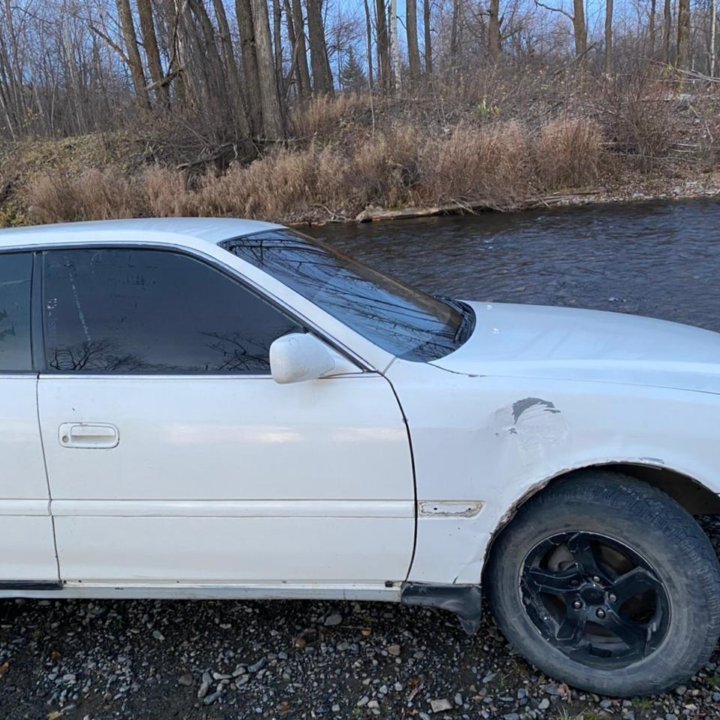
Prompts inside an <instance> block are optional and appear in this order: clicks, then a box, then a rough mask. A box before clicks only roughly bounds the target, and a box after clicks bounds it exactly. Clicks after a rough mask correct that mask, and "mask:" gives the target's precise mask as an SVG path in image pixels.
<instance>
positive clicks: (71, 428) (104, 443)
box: [58, 423, 120, 449]
mask: <svg viewBox="0 0 720 720" xmlns="http://www.w3.org/2000/svg"><path fill="white" fill-rule="evenodd" d="M58 439H59V440H60V444H61V445H62V446H63V447H66V448H90V449H92V448H114V447H116V446H117V444H118V443H119V442H120V433H119V432H118V429H117V428H116V427H115V426H114V425H111V424H110V423H92V424H91V423H63V424H62V425H60V429H59V432H58Z"/></svg>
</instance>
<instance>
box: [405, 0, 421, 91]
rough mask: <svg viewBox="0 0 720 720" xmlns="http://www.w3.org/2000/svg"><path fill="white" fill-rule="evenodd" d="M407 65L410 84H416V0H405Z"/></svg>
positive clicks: (418, 70)
mask: <svg viewBox="0 0 720 720" xmlns="http://www.w3.org/2000/svg"><path fill="white" fill-rule="evenodd" d="M405 5H406V17H405V24H406V25H407V46H408V64H409V65H410V82H412V83H413V84H417V82H418V80H420V49H419V47H418V34H417V0H406V2H405Z"/></svg>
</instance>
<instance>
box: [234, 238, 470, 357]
mask: <svg viewBox="0 0 720 720" xmlns="http://www.w3.org/2000/svg"><path fill="white" fill-rule="evenodd" d="M221 246H222V247H223V248H225V249H226V250H229V251H230V252H231V253H233V254H234V255H237V257H239V258H242V259H243V260H245V261H247V262H249V263H250V264H252V265H254V266H255V267H257V268H260V269H261V270H263V271H265V272H266V273H268V274H269V275H272V276H273V277H274V278H277V279H278V280H280V282H282V283H283V284H285V285H287V286H288V287H289V288H291V289H293V290H294V291H295V292H297V293H299V294H300V295H302V296H303V297H305V298H307V299H308V300H310V301H311V302H313V303H314V304H315V305H317V306H319V307H320V308H322V309H323V310H325V311H326V312H327V313H329V314H330V315H332V316H333V317H335V318H337V319H338V320H340V321H342V322H343V323H345V324H346V325H347V326H348V327H350V328H352V329H353V330H354V331H355V332H357V333H359V334H360V335H362V336H363V337H365V338H367V339H368V340H371V341H372V342H373V343H375V344H376V345H379V346H380V347H381V348H383V349H384V350H387V351H388V352H390V353H392V354H393V355H396V356H398V357H401V358H403V359H405V360H416V361H425V362H427V361H429V360H437V359H438V358H440V357H443V356H444V355H447V354H449V353H451V352H453V350H456V349H457V348H458V347H459V346H460V345H462V344H463V343H464V342H465V340H466V339H467V337H468V336H469V334H470V333H471V332H472V328H473V325H474V314H473V312H472V310H471V309H470V308H469V307H468V306H466V305H464V304H462V303H458V302H455V301H452V300H440V299H438V298H435V297H432V296H430V295H427V294H425V293H423V292H420V291H419V290H415V289H414V288H411V287H408V286H407V285H403V284H402V283H400V282H398V281H397V280H393V279H392V278H389V277H387V276H385V275H383V274H381V273H379V272H376V271H375V270H372V269H371V268H369V267H367V266H366V265H363V264H362V263H359V262H357V261H355V260H352V259H351V258H349V257H346V256H344V255H341V254H340V253H338V252H336V251H335V250H332V249H331V248H329V247H327V246H326V245H324V244H322V243H319V242H317V241H316V240H311V239H310V238H307V237H305V236H304V235H301V234H300V233H297V232H294V231H292V230H285V229H283V230H270V231H264V232H260V233H257V234H254V235H247V236H245V237H240V238H235V239H233V240H227V241H225V242H223V243H221Z"/></svg>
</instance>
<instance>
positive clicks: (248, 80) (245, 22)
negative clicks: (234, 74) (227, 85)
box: [235, 0, 267, 134]
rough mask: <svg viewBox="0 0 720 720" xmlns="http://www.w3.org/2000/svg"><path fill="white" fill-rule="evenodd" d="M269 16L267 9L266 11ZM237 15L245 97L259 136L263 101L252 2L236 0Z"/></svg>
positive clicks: (254, 130)
mask: <svg viewBox="0 0 720 720" xmlns="http://www.w3.org/2000/svg"><path fill="white" fill-rule="evenodd" d="M265 13H266V15H267V8H266V9H265ZM235 14H236V16H237V24H238V30H239V32H240V46H241V50H242V63H243V76H244V78H245V96H246V98H247V109H248V118H249V120H250V129H251V130H252V132H253V133H255V134H257V133H259V132H261V129H262V124H263V122H262V117H263V116H262V99H261V96H260V79H259V78H260V73H259V70H258V61H257V55H256V52H255V24H254V21H253V11H252V5H251V0H235Z"/></svg>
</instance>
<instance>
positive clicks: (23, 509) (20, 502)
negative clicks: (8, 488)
mask: <svg viewBox="0 0 720 720" xmlns="http://www.w3.org/2000/svg"><path fill="white" fill-rule="evenodd" d="M49 514H50V501H49V500H48V499H47V498H45V499H43V500H27V499H25V498H16V499H13V500H7V499H5V498H3V499H2V500H0V517H1V516H7V515H12V516H28V515H42V516H43V517H47V516H48V515H49Z"/></svg>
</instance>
